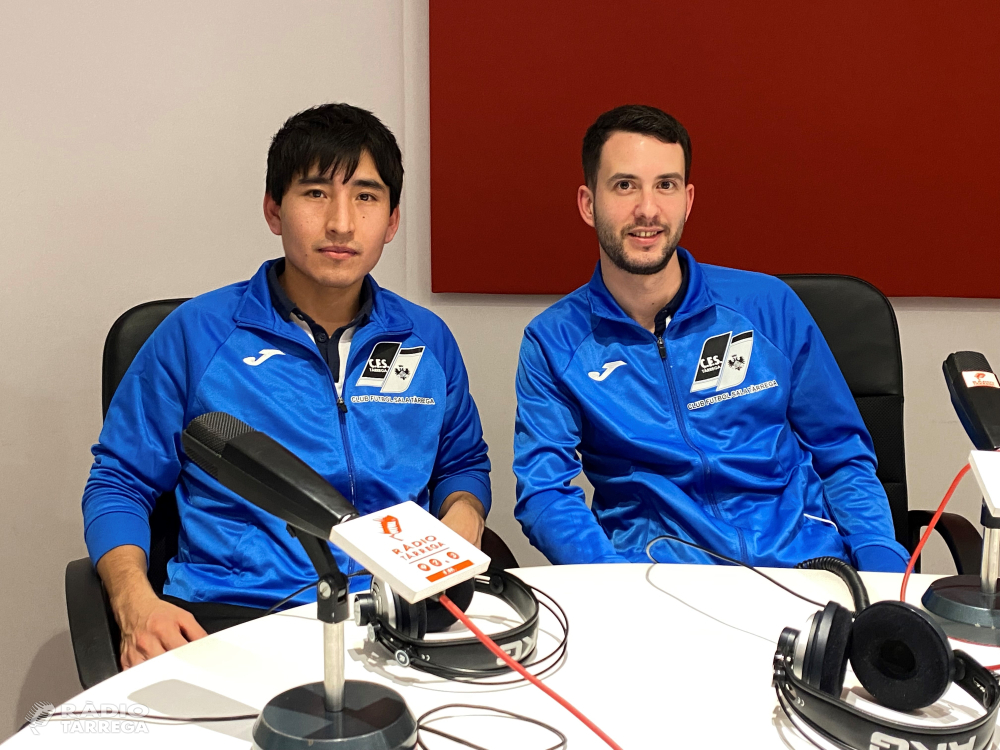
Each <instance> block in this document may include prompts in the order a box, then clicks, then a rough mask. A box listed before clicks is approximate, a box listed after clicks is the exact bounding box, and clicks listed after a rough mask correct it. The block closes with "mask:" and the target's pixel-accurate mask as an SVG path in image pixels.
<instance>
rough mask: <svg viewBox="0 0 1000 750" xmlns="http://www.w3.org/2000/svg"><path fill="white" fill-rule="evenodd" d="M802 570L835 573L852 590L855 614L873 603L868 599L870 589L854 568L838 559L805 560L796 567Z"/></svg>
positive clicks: (816, 558)
mask: <svg viewBox="0 0 1000 750" xmlns="http://www.w3.org/2000/svg"><path fill="white" fill-rule="evenodd" d="M795 567H796V568H799V569H800V570H825V571H827V572H829V573H833V574H834V575H835V576H837V577H838V578H839V579H840V580H842V581H843V582H844V583H845V584H847V588H848V589H850V590H851V599H852V600H853V601H854V614H858V612H860V611H861V610H863V609H865V608H866V607H867V606H868V605H869V604H870V603H871V602H870V600H869V599H868V589H866V588H865V582H864V581H862V580H861V576H860V575H858V571H856V570H855V569H854V568H853V567H851V566H850V565H848V564H847V563H845V562H844V561H843V560H841V559H839V558H836V557H814V558H812V559H811V560H804V561H803V562H800V563H799V564H798V565H796V566H795Z"/></svg>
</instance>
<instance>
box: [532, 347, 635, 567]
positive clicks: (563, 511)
mask: <svg viewBox="0 0 1000 750" xmlns="http://www.w3.org/2000/svg"><path fill="white" fill-rule="evenodd" d="M543 352H544V350H543V348H542V346H541V345H540V343H539V341H538V340H537V338H536V337H535V335H534V333H533V332H532V330H531V329H530V328H529V329H528V330H526V331H525V333H524V340H523V341H522V342H521V354H520V360H519V362H518V367H517V380H516V382H515V390H516V391H517V415H516V418H515V425H514V474H515V475H516V476H517V504H516V505H515V507H514V515H515V516H516V517H517V520H518V521H520V522H521V527H522V528H523V529H524V533H525V534H526V535H527V536H528V540H529V541H530V542H531V543H532V544H533V545H534V546H535V547H537V548H538V549H539V550H541V551H542V553H543V554H544V555H545V556H546V557H547V558H548V559H549V560H551V561H552V562H554V563H557V564H569V563H610V562H627V560H626V559H625V558H624V557H623V556H621V555H619V554H618V552H617V551H616V550H615V548H614V546H613V545H612V544H611V540H610V539H608V536H607V534H605V533H604V529H602V528H601V526H600V524H599V523H598V522H597V519H596V518H595V517H594V514H593V513H592V512H591V511H590V509H589V508H588V507H587V504H586V502H585V499H584V494H583V490H582V489H581V488H580V487H577V486H575V485H573V484H570V482H572V481H573V479H575V478H576V477H577V475H579V473H580V468H581V467H580V460H579V458H577V446H579V444H580V434H581V417H580V410H579V409H578V407H577V405H576V403H575V402H574V399H573V398H572V397H571V396H569V395H568V394H566V393H565V392H564V391H563V389H562V388H561V387H560V386H559V384H558V383H557V382H556V379H555V376H554V374H553V372H552V369H551V367H550V365H549V362H548V360H547V359H546V357H545V355H544V353H543Z"/></svg>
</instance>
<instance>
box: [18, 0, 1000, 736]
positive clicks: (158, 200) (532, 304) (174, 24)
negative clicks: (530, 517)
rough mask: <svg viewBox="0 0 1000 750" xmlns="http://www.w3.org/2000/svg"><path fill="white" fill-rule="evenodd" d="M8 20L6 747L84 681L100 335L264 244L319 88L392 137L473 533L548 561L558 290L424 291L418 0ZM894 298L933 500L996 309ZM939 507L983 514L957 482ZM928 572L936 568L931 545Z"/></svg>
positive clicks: (268, 252) (199, 287)
mask: <svg viewBox="0 0 1000 750" xmlns="http://www.w3.org/2000/svg"><path fill="white" fill-rule="evenodd" d="M2 15H3V19H4V20H3V24H2V25H0V227H2V241H0V263H2V268H3V276H2V279H3V281H2V284H3V287H2V294H0V343H2V351H3V356H2V358H0V380H2V385H3V390H2V393H3V396H4V400H3V404H4V406H5V414H4V417H5V418H4V419H3V420H2V421H0V477H2V479H3V483H2V485H0V487H2V489H0V504H2V516H0V517H2V519H3V523H2V524H0V566H2V568H0V569H2V570H3V571H4V574H3V575H2V576H0V601H3V602H4V603H5V605H6V606H4V607H3V608H2V612H0V664H2V665H3V669H4V675H5V679H4V680H3V681H2V683H0V737H4V736H6V735H7V734H9V733H10V732H12V731H13V730H14V729H15V728H16V727H17V726H18V725H19V724H20V722H21V721H22V717H23V716H24V713H25V711H26V710H27V708H28V707H29V706H30V705H31V704H32V703H33V702H34V701H36V700H48V701H52V702H54V703H58V702H60V701H63V700H66V699H67V698H69V697H70V696H72V695H73V694H75V693H77V692H79V685H78V683H77V681H76V673H75V667H74V664H73V657H72V651H71V647H70V643H69V636H68V629H67V627H68V626H67V623H66V615H65V605H64V598H63V589H62V586H63V583H62V576H63V569H64V566H65V564H66V562H67V561H68V560H70V559H73V558H76V557H82V556H84V555H85V554H86V550H85V547H84V544H83V538H82V522H81V518H80V510H79V498H80V493H81V490H82V487H83V483H84V481H85V479H86V475H87V470H88V468H89V465H90V454H89V446H90V444H91V443H92V442H93V441H94V439H95V438H96V436H97V434H98V431H99V429H100V352H101V347H102V345H103V340H104V336H105V334H106V332H107V330H108V328H109V327H110V325H111V324H112V322H114V320H115V318H116V317H117V316H118V315H119V314H120V313H121V312H123V311H124V310H126V309H127V308H129V307H131V306H132V305H134V304H137V303H139V302H143V301H146V300H149V299H155V298H163V297H177V296H190V295H194V294H197V293H199V292H203V291H206V290H208V289H212V288H214V287H217V286H220V285H222V284H225V283H228V282H230V281H233V280H237V279H242V278H246V277H247V276H249V275H250V274H251V273H252V272H253V271H254V270H255V269H256V268H257V266H258V265H259V264H260V263H261V262H262V261H263V260H264V259H266V258H269V257H274V256H277V255H280V253H281V247H280V243H279V241H278V240H277V238H275V237H273V236H272V235H271V234H270V232H268V230H267V228H266V226H265V224H264V221H263V219H262V217H261V210H260V202H261V198H262V190H263V178H264V166H265V165H264V157H265V153H266V149H267V145H268V139H269V138H270V136H271V134H272V133H273V132H274V131H275V130H276V129H277V127H278V126H279V125H280V124H281V122H282V121H283V120H284V118H285V117H287V116H288V115H289V114H291V113H293V112H295V111H298V110H300V109H303V108H305V107H307V106H310V105H312V104H315V103H318V102H322V101H334V100H344V101H350V102H353V103H356V104H360V105H362V106H365V107H368V108H370V109H372V110H374V111H375V112H376V113H377V114H378V115H379V116H380V117H381V118H382V119H383V120H384V121H385V122H386V123H387V124H388V125H389V127H390V128H392V129H393V131H394V132H395V133H396V134H397V137H399V139H400V142H401V146H402V148H403V153H404V159H405V163H406V170H407V176H406V187H405V189H404V193H403V228H402V231H401V232H400V234H399V235H398V236H397V238H396V239H395V240H394V241H393V243H392V244H391V245H389V246H388V247H387V249H386V253H385V255H384V256H383V260H382V262H381V263H380V265H379V267H378V269H377V272H376V276H377V277H378V279H379V282H380V283H382V284H385V285H386V286H389V287H391V288H393V289H394V290H396V291H398V292H400V293H402V294H404V295H406V296H408V297H409V298H410V299H413V300H414V301H416V302H419V303H421V304H425V305H428V306H429V307H431V308H433V309H434V310H435V311H436V312H438V313H439V314H440V315H442V317H444V319H445V320H446V321H447V322H448V323H449V325H450V326H451V327H452V330H453V331H454V333H455V335H456V337H457V338H458V341H459V343H460V345H461V347H462V351H463V353H464V356H465V360H466V363H467V365H468V368H469V374H470V378H471V382H472V389H473V393H474V395H475V397H476V400H477V402H478V404H479V408H480V413H481V415H482V419H483V424H484V429H485V431H486V438H487V441H488V442H489V444H490V448H491V450H490V453H491V457H492V460H493V466H494V473H493V486H494V495H495V504H494V512H493V515H492V516H491V520H490V523H491V525H492V526H494V527H495V528H496V529H497V530H498V531H499V532H500V533H501V535H502V536H504V537H505V538H506V539H507V540H508V542H509V543H510V544H511V547H512V548H513V549H514V551H515V554H516V555H517V556H518V558H519V559H520V560H521V561H522V564H532V563H539V562H542V561H543V560H542V558H541V556H540V555H538V553H537V552H535V551H533V550H532V549H531V548H530V547H529V546H528V544H527V542H526V540H525V539H524V537H523V536H522V535H521V533H520V530H519V528H518V527H517V525H516V523H515V522H514V521H513V519H512V517H511V508H512V506H513V494H514V481H513V475H512V474H511V470H510V465H511V457H512V451H511V443H512V440H513V424H512V420H513V413H514V394H513V376H514V370H515V366H516V356H517V348H518V345H519V343H520V335H521V329H522V328H523V327H524V325H525V324H526V323H527V322H528V321H529V320H530V319H531V318H532V317H533V316H534V315H535V314H537V313H538V312H540V311H541V310H542V309H544V307H546V306H547V305H548V304H550V303H551V302H552V301H553V298H536V297H492V296H466V295H433V294H431V292H430V253H429V246H430V222H429V217H430V200H431V196H430V194H429V158H430V153H429V133H428V111H429V93H428V90H429V87H428V66H427V5H426V2H423V1H422V0H407V2H406V3H402V2H391V1H383V2H373V1H371V0H369V2H366V3H350V2H346V1H344V2H326V3H315V2H307V1H306V0H289V1H286V2H284V3H282V4H280V6H275V5H274V4H273V3H264V2H261V1H260V0H240V1H239V2H237V1H236V0H215V2H212V3H200V2H191V1H179V2H173V3H167V4H154V3H135V2H113V0H95V2H91V3H87V4H85V6H84V4H78V3H72V2H68V0H61V1H57V0H50V1H45V0H42V1H40V2H34V3H13V2H7V3H4V4H3V6H2ZM563 199H565V200H572V199H573V197H572V196H564V197H563ZM716 220H725V217H717V218H716ZM693 249H694V250H695V252H697V248H693ZM472 250H473V251H474V248H472ZM914 254H915V258H920V259H921V260H920V262H934V260H935V256H934V253H933V251H932V250H931V249H929V248H928V249H927V250H924V251H922V250H921V249H920V248H917V249H915V250H914ZM894 302H895V303H896V305H897V311H898V313H899V319H900V328H901V331H902V335H903V347H904V367H905V371H906V377H907V394H906V395H907V399H908V400H907V420H908V423H907V450H908V456H907V458H908V462H909V477H910V483H911V493H912V497H913V498H914V506H915V507H932V506H934V505H936V503H937V502H938V500H939V498H940V496H941V493H942V492H943V491H944V490H945V489H946V488H947V485H948V483H949V482H950V481H951V477H952V476H953V475H954V473H955V471H956V470H957V469H958V468H959V466H960V465H961V464H962V462H963V461H964V456H965V453H966V452H967V449H968V445H967V441H966V439H965V438H964V435H963V434H962V432H961V428H960V427H959V426H958V422H957V420H956V419H955V417H954V415H953V413H952V411H951V407H950V406H949V404H948V400H947V395H946V391H945V390H944V386H943V383H942V380H941V376H940V363H941V361H942V359H943V358H944V357H945V356H946V355H947V354H948V353H949V352H950V351H953V350H955V349H959V348H971V349H979V350H982V351H984V352H985V353H986V355H987V357H989V358H990V359H991V361H992V362H993V363H994V365H1000V335H998V334H1000V301H997V300H992V301H963V300H895V301H894ZM955 502H956V504H957V505H958V507H959V508H960V509H961V510H962V511H963V512H965V513H966V514H967V515H969V516H970V517H972V518H976V517H978V512H977V500H976V497H975V495H974V493H973V492H972V489H971V486H970V485H969V483H967V485H966V486H965V487H964V488H963V490H962V491H961V492H960V494H959V496H958V497H957V499H956V501H955ZM928 568H929V569H930V570H935V569H941V570H946V569H947V566H946V564H945V563H944V562H943V558H942V556H941V555H940V554H938V551H933V553H932V560H931V564H930V565H929V566H928Z"/></svg>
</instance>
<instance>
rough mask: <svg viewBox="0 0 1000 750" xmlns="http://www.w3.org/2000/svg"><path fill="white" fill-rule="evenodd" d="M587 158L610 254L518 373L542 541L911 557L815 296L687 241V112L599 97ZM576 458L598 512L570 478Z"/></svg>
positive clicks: (629, 549) (603, 251) (798, 556)
mask: <svg viewBox="0 0 1000 750" xmlns="http://www.w3.org/2000/svg"><path fill="white" fill-rule="evenodd" d="M583 169H584V180H585V184H584V185H582V186H581V187H580V188H579V190H578V196H577V198H578V207H579V210H580V215H581V216H582V217H583V219H584V221H585V222H586V223H587V224H589V225H590V226H592V227H594V228H595V229H596V232H597V239H598V242H599V245H600V263H599V264H598V267H597V269H596V270H595V271H594V275H593V278H592V279H591V281H590V283H589V284H588V285H586V286H584V287H581V288H580V289H578V290H577V291H575V292H573V293H572V294H570V295H568V296H566V297H565V298H563V299H562V300H561V301H559V302H557V303H556V304H555V305H553V306H552V307H550V308H549V309H548V310H546V311H545V312H543V313H542V314H541V315H539V316H538V317H537V318H535V320H533V321H532V322H531V323H530V324H529V325H528V327H527V329H526V330H525V334H524V341H523V343H522V346H521V355H520V364H519V368H518V374H517V384H516V389H517V398H518V407H517V424H516V433H515V438H514V471H515V473H516V474H517V479H518V484H517V493H518V501H517V506H516V509H515V513H516V515H517V517H518V518H519V520H520V521H521V524H522V526H523V527H524V530H525V532H526V533H527V535H528V537H529V539H530V540H531V542H532V544H534V545H535V546H536V547H538V548H539V549H541V550H542V552H544V553H545V554H546V555H547V556H548V557H549V559H550V560H552V561H553V562H558V563H584V562H623V561H631V562H639V561H647V560H649V559H654V560H657V561H661V562H714V561H715V560H714V558H712V557H710V556H708V555H706V554H705V553H703V552H700V551H698V550H696V549H694V548H692V547H690V546H685V545H683V544H681V543H677V542H673V541H669V540H665V539H662V538H660V537H661V536H662V535H671V536H675V537H680V538H681V539H683V540H688V541H692V542H694V543H696V544H698V545H701V546H702V547H706V548H707V549H709V550H712V551H715V552H719V553H723V554H725V555H728V556H730V557H734V558H737V559H739V560H742V561H744V562H746V563H751V564H755V565H773V566H791V565H796V564H797V563H799V562H802V561H803V560H806V559H809V558H813V557H818V556H824V555H830V556H833V557H837V558H840V559H842V560H847V561H849V562H852V563H854V564H855V565H856V566H857V567H859V568H861V569H862V570H890V571H891V570H902V569H903V568H904V567H905V564H906V561H907V556H906V551H905V550H904V549H903V548H902V547H901V546H900V545H899V544H897V543H896V541H895V539H894V535H893V528H892V521H891V518H890V514H889V506H888V501H887V499H886V496H885V492H884V490H883V489H882V485H881V484H880V483H879V481H878V479H877V478H876V476H875V456H874V453H873V449H872V443H871V438H870V437H869V436H868V433H867V431H866V430H865V426H864V423H863V422H862V420H861V416H860V414H859V413H858V409H857V406H856V405H855V402H854V399H853V398H852V397H851V393H850V392H849V390H848V388H847V385H846V383H845V382H844V378H843V376H842V375H841V373H840V369H839V368H838V366H837V363H836V361H835V360H834V358H833V355H832V354H831V353H830V349H829V347H828V346H827V344H826V342H825V341H824V340H823V336H822V335H821V334H820V332H819V329H818V328H817V327H816V324H815V323H814V322H813V320H812V318H811V317H810V315H809V313H808V312H807V311H806V309H805V307H804V306H803V305H802V303H801V302H800V301H799V299H798V297H796V295H795V294H794V292H792V291H791V289H789V288H788V286H786V285H785V284H784V283H782V282H781V281H779V280H777V279H775V278H773V277H770V276H765V275H762V274H756V273H749V272H746V271H737V270H733V269H728V268H719V267H715V266H708V265H702V264H699V263H697V262H696V261H695V259H694V258H693V257H692V256H691V254H690V253H688V252H687V251H686V250H684V249H683V248H679V247H678V242H679V241H680V238H681V232H682V231H683V228H684V222H685V221H686V220H687V218H688V215H689V214H690V212H691V206H692V203H693V201H694V185H692V184H691V181H690V173H691V144H690V139H689V137H688V134H687V131H686V130H685V129H684V127H683V126H682V125H681V124H680V123H679V122H677V120H675V119H674V118H673V117H671V116H670V115H668V114H666V113H665V112H662V111H661V110H659V109H656V108H654V107H647V106H640V105H630V106H624V107H619V108H617V109H614V110H611V111H609V112H606V113H604V114H602V115H601V116H600V117H599V118H598V119H597V121H596V122H595V123H594V124H593V125H592V126H591V127H590V129H589V130H588V131H587V134H586V136H585V137H584V141H583ZM578 454H579V456H580V457H581V458H578V457H577V456H578ZM581 459H582V460H581ZM581 466H582V469H583V471H584V472H585V473H586V475H587V477H588V478H589V479H590V481H591V483H592V484H593V485H594V498H593V503H592V509H588V508H587V506H586V504H585V502H584V497H583V491H582V490H581V489H580V488H578V487H574V486H572V485H571V484H570V482H571V480H572V479H573V478H574V477H576V476H577V474H578V473H579V472H580V469H581Z"/></svg>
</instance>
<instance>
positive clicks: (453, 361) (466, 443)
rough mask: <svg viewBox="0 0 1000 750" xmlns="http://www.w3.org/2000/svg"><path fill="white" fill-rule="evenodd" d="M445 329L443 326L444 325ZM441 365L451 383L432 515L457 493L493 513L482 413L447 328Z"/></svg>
mask: <svg viewBox="0 0 1000 750" xmlns="http://www.w3.org/2000/svg"><path fill="white" fill-rule="evenodd" d="M442 326H443V324H442ZM441 351H443V352H444V356H443V357H442V359H441V365H442V368H443V369H444V376H445V379H446V381H447V404H446V406H445V414H444V422H443V424H442V425H441V438H440V441H439V442H438V451H437V458H436V460H435V462H434V475H433V476H432V477H431V482H430V486H431V488H432V489H431V509H430V510H431V513H433V514H434V515H435V516H437V515H439V514H440V512H441V505H442V504H443V503H444V501H445V499H446V498H447V497H448V495H450V494H451V493H453V492H459V491H465V492H470V493H472V494H473V495H475V496H476V498H477V499H478V500H479V502H481V503H482V504H483V509H484V510H485V511H486V512H487V513H489V512H490V506H491V505H492V502H493V494H492V491H491V488H490V459H489V457H488V456H487V452H486V451H487V448H486V441H485V440H483V428H482V425H481V424H480V421H479V410H478V409H477V408H476V402H475V401H473V399H472V394H471V393H470V392H469V375H468V373H467V372H466V370H465V362H463V361H462V354H461V352H460V351H459V349H458V343H457V342H456V341H455V338H454V336H452V335H451V331H449V330H447V328H445V330H444V342H443V345H442V347H441Z"/></svg>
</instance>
